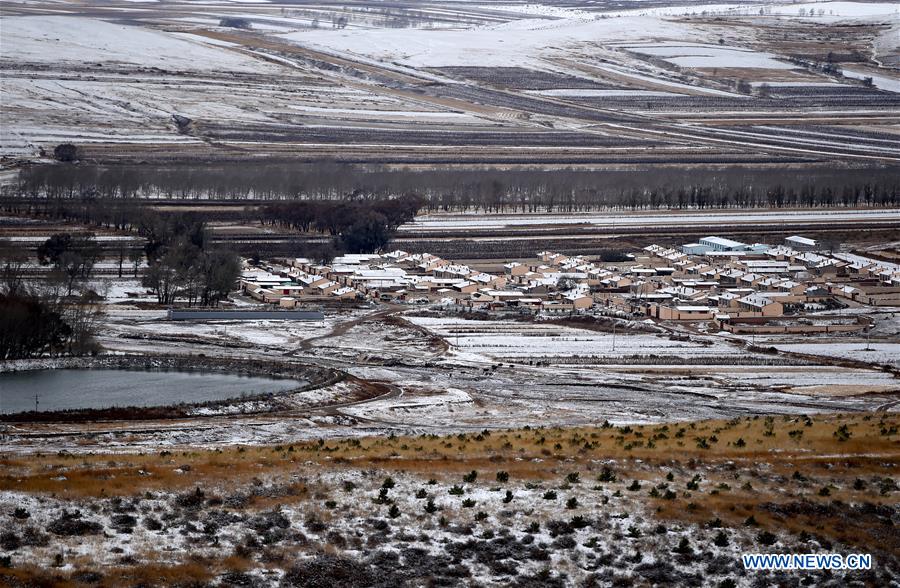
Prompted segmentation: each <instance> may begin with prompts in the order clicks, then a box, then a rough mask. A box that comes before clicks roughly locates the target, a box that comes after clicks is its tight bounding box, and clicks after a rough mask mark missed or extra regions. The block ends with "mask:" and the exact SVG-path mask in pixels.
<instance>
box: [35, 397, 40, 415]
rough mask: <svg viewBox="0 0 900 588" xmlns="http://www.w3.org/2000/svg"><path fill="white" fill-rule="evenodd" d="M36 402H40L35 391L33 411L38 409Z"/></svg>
mask: <svg viewBox="0 0 900 588" xmlns="http://www.w3.org/2000/svg"><path fill="white" fill-rule="evenodd" d="M38 404H40V401H39V400H38V395H37V393H35V395H34V412H37V411H38Z"/></svg>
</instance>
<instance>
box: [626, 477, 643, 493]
mask: <svg viewBox="0 0 900 588" xmlns="http://www.w3.org/2000/svg"><path fill="white" fill-rule="evenodd" d="M640 489H641V485H640V483H639V482H638V481H637V480H635V481H633V482H632V483H631V486H629V487H628V488H626V490H631V491H632V492H636V491H638V490H640Z"/></svg>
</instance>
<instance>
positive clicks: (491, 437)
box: [0, 413, 900, 498]
mask: <svg viewBox="0 0 900 588" xmlns="http://www.w3.org/2000/svg"><path fill="white" fill-rule="evenodd" d="M898 423H900V418H898V417H897V416H895V415H893V414H889V413H872V414H851V415H817V416H815V417H811V418H806V417H790V418H787V417H780V416H778V417H749V418H742V419H735V420H731V421H722V420H714V421H699V422H692V423H669V424H666V425H644V426H632V427H625V428H619V427H608V426H606V427H603V426H600V427H578V428H531V429H516V430H508V431H492V432H487V431H485V432H483V433H480V434H468V435H455V436H448V437H438V436H430V435H429V436H419V437H372V438H361V439H353V438H351V439H341V440H330V441H324V440H320V441H312V442H306V443H302V444H295V445H292V446H276V447H271V446H268V447H267V446H262V447H228V448H225V449H222V450H215V451H209V450H204V451H181V452H177V451H172V452H169V451H164V452H162V453H160V454H131V455H124V456H123V455H103V454H91V455H71V454H67V453H61V454H53V455H48V454H43V455H37V456H34V455H30V456H16V455H10V454H7V455H6V456H5V457H3V458H2V459H0V468H2V475H0V490H14V491H20V492H29V493H48V494H55V495H57V496H60V497H73V498H74V497H98V496H127V495H137V494H142V493H144V492H148V491H151V492H153V491H173V492H177V491H181V490H186V489H192V488H194V487H195V486H198V485H199V486H205V487H229V486H237V485H241V484H246V483H248V482H250V481H252V480H253V478H258V477H273V476H274V477H277V476H280V475H285V474H288V473H290V472H291V471H295V470H296V469H297V468H298V466H299V465H300V464H316V465H321V466H326V467H332V468H352V469H370V468H373V469H382V470H395V471H407V472H411V473H418V474H422V475H428V476H435V477H452V478H455V477H456V476H457V474H460V473H463V472H468V471H470V470H473V469H475V470H479V471H482V472H488V473H489V472H492V471H496V470H506V471H507V472H509V473H510V476H511V478H513V479H517V478H518V479H525V480H531V479H545V478H550V477H555V476H558V475H559V472H560V471H562V470H565V469H570V470H577V469H588V470H592V469H597V468H598V467H599V465H598V462H603V461H615V462H617V464H619V465H618V466H617V467H620V468H629V467H632V466H631V465H629V464H632V465H633V464H634V463H635V462H636V460H641V463H642V464H644V465H643V466H642V468H638V469H644V468H645V467H646V466H647V465H648V464H655V465H657V466H664V465H666V464H684V463H689V462H700V463H721V462H734V463H735V464H737V467H738V468H740V467H749V466H751V465H754V464H760V463H767V464H770V467H772V468H775V470H776V471H777V470H779V469H787V470H790V469H791V468H815V467H817V466H818V465H819V464H821V463H825V462H827V463H843V462H847V461H848V460H853V462H854V463H855V465H854V467H853V468H852V469H853V472H855V474H856V475H863V474H884V475H889V474H890V473H892V472H890V471H886V470H889V469H890V467H892V466H893V463H894V462H895V461H896V460H897V458H898V457H900V435H898V434H889V433H890V431H891V429H892V428H893V430H894V431H896V429H897V428H898ZM839 431H846V432H847V433H849V437H847V435H841V434H840V433H839ZM882 431H884V434H883V433H882ZM842 439H843V440H842ZM184 465H187V466H190V470H189V471H187V472H185V473H179V472H177V471H176V470H177V469H178V468H180V467H181V466H184ZM791 471H793V470H791ZM789 473H790V472H789Z"/></svg>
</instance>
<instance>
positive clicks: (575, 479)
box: [566, 472, 581, 484]
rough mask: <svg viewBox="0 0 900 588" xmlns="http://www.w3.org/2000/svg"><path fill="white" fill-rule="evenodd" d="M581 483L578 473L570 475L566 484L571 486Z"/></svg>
mask: <svg viewBox="0 0 900 588" xmlns="http://www.w3.org/2000/svg"><path fill="white" fill-rule="evenodd" d="M580 481H581V480H580V477H579V475H578V472H571V473H570V474H569V475H567V476H566V482H567V483H569V484H577V483H579V482H580Z"/></svg>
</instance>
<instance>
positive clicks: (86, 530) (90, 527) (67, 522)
mask: <svg viewBox="0 0 900 588" xmlns="http://www.w3.org/2000/svg"><path fill="white" fill-rule="evenodd" d="M47 530H48V531H50V532H51V533H53V534H54V535H60V536H63V537H80V536H82V535H96V534H98V533H100V532H101V531H102V530H103V525H101V524H100V523H96V522H93V521H86V520H84V519H82V518H81V513H80V512H78V511H77V510H76V511H73V512H68V511H65V510H64V511H63V512H62V514H61V515H60V516H59V517H58V518H57V519H56V520H54V521H53V522H51V523H50V524H49V525H48V526H47Z"/></svg>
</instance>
